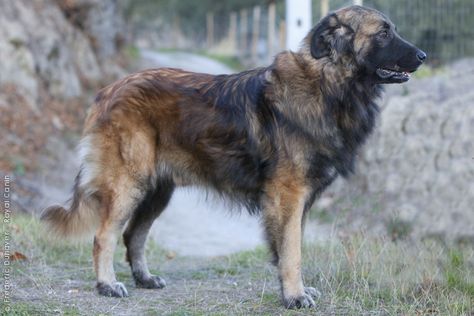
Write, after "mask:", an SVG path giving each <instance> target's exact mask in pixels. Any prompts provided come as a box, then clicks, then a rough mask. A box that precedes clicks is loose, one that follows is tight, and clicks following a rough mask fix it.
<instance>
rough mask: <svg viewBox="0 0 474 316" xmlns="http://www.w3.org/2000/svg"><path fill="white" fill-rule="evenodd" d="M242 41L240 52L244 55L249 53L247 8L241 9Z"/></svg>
mask: <svg viewBox="0 0 474 316" xmlns="http://www.w3.org/2000/svg"><path fill="white" fill-rule="evenodd" d="M239 27H240V41H239V42H240V43H239V48H240V49H239V52H240V56H241V57H243V56H245V55H246V54H247V39H248V38H247V35H248V14H247V10H245V9H242V10H240V24H239Z"/></svg>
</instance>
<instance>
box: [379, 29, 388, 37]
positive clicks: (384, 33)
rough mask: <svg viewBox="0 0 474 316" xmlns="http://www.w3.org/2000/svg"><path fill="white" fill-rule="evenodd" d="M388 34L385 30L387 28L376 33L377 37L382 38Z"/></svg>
mask: <svg viewBox="0 0 474 316" xmlns="http://www.w3.org/2000/svg"><path fill="white" fill-rule="evenodd" d="M388 35H389V34H388V31H387V30H383V31H380V32H379V33H378V34H377V36H378V37H380V38H383V39H385V38H388Z"/></svg>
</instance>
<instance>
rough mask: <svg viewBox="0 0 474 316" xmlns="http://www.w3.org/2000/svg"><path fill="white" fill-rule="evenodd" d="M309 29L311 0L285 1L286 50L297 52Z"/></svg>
mask: <svg viewBox="0 0 474 316" xmlns="http://www.w3.org/2000/svg"><path fill="white" fill-rule="evenodd" d="M311 27H312V21H311V0H286V48H287V49H290V50H293V51H296V50H298V48H299V47H300V43H301V40H302V39H303V38H304V37H305V36H306V34H307V33H308V31H309V30H310V29H311Z"/></svg>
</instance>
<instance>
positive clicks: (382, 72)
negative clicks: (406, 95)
mask: <svg viewBox="0 0 474 316" xmlns="http://www.w3.org/2000/svg"><path fill="white" fill-rule="evenodd" d="M411 72H413V71H400V70H393V69H387V68H377V70H376V71H375V73H376V74H377V76H378V77H379V78H380V79H382V80H383V81H385V82H406V81H408V80H410V77H411V75H410V73H411Z"/></svg>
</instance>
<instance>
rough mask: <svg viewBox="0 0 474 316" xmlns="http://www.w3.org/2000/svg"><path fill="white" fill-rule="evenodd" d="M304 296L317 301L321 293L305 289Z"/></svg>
mask: <svg viewBox="0 0 474 316" xmlns="http://www.w3.org/2000/svg"><path fill="white" fill-rule="evenodd" d="M304 292H305V294H308V295H310V296H311V297H312V298H314V299H316V300H319V299H320V298H321V295H322V294H321V292H320V291H318V290H317V289H315V288H314V287H309V286H308V287H305V288H304Z"/></svg>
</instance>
